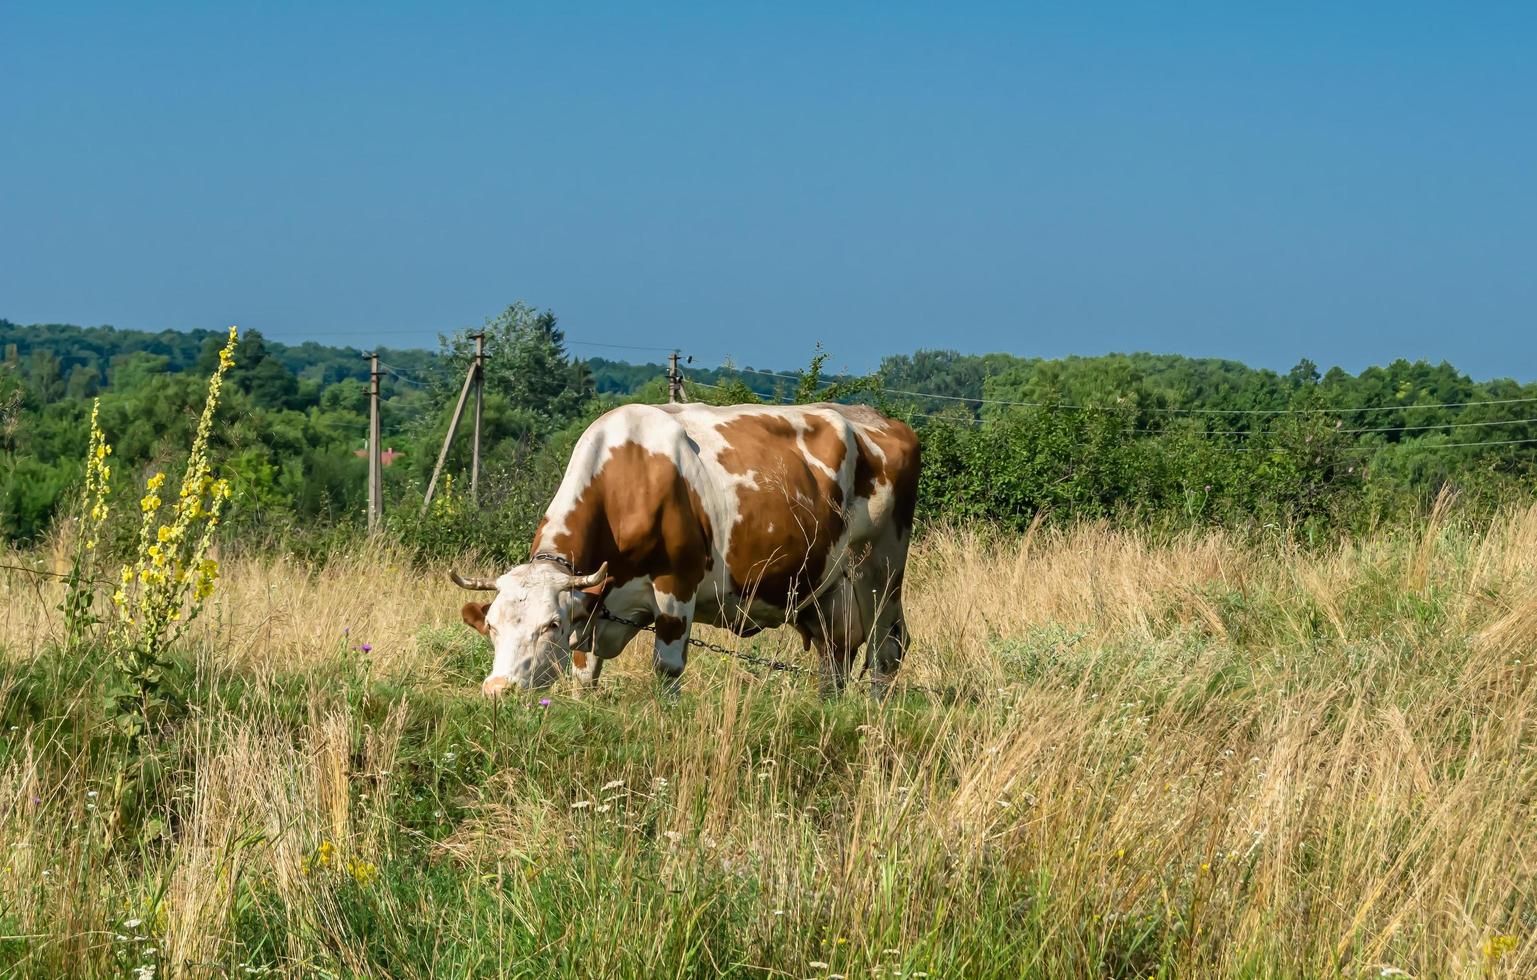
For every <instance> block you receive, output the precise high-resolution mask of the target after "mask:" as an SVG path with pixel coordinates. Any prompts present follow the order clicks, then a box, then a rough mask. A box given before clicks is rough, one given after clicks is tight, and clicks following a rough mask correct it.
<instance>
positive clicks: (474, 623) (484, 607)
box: [459, 602, 491, 635]
mask: <svg viewBox="0 0 1537 980" xmlns="http://www.w3.org/2000/svg"><path fill="white" fill-rule="evenodd" d="M490 609H491V603H489V602H466V603H465V604H464V608H463V609H461V610H459V615H461V616H463V617H464V622H465V624H466V625H468V626H470V627H472V628H473V629H477V630H480V632H481V634H482V635H485V634H486V613H487V612H489V611H490Z"/></svg>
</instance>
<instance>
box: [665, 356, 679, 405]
mask: <svg viewBox="0 0 1537 980" xmlns="http://www.w3.org/2000/svg"><path fill="white" fill-rule="evenodd" d="M667 401H668V404H677V403H678V402H681V401H683V375H682V373H681V372H679V371H678V352H677V351H673V352H672V353H671V354H668V355H667Z"/></svg>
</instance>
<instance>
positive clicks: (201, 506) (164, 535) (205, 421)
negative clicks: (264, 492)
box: [108, 327, 238, 736]
mask: <svg viewBox="0 0 1537 980" xmlns="http://www.w3.org/2000/svg"><path fill="white" fill-rule="evenodd" d="M237 336H238V334H237V332H236V329H235V328H234V327H230V328H229V340H228V342H227V343H225V345H224V348H223V349H222V350H220V351H219V366H218V367H217V368H215V369H214V373H213V375H212V376H211V377H210V378H209V379H208V398H207V400H206V401H205V402H204V403H203V414H202V417H201V418H199V419H198V425H197V434H196V435H195V436H194V437H193V440H192V448H191V450H190V451H189V452H188V454H187V468H186V471H185V472H184V473H183V475H182V479H181V488H180V490H179V492H178V493H177V495H176V498H175V499H174V500H172V501H166V500H164V499H163V498H162V497H161V491H162V489H163V488H164V487H165V482H166V478H165V474H164V473H156V474H154V475H153V476H151V477H150V478H149V479H148V480H147V481H146V482H145V485H144V496H143V497H142V498H141V499H140V500H139V510H140V514H141V517H140V522H139V539H138V547H137V549H136V551H135V555H134V560H133V561H132V562H131V563H129V564H127V565H124V566H123V570H122V574H121V576H120V580H121V581H120V584H119V586H118V589H117V591H116V592H115V593H113V595H112V604H113V606H114V608H115V609H116V610H117V623H116V626H115V627H114V629H113V631H112V639H113V647H114V659H113V665H114V667H115V669H116V683H114V684H113V685H112V688H111V690H110V691H109V693H108V699H109V701H110V702H111V705H112V707H113V708H114V709H115V710H114V712H113V713H114V716H115V720H116V721H117V723H118V725H119V727H120V728H121V729H122V730H123V731H124V732H125V733H126V734H129V735H130V736H137V735H139V734H142V732H143V730H144V727H145V725H146V724H147V722H148V720H149V718H150V716H151V715H152V714H153V713H154V712H155V711H156V710H157V709H159V708H160V707H162V706H164V705H165V704H166V703H167V702H168V701H169V700H170V697H171V691H170V689H169V686H168V684H167V682H166V677H165V668H166V659H165V652H166V650H167V648H169V647H170V645H171V644H173V643H175V642H176V640H177V639H179V638H180V637H181V636H182V634H183V633H185V632H186V630H187V627H188V626H189V625H190V624H191V622H192V621H193V620H194V619H196V618H197V615H198V613H199V612H201V611H202V608H203V604H204V603H205V602H206V601H207V600H208V597H209V596H210V595H212V594H213V591H214V587H215V584H216V583H217V582H218V580H219V563H218V562H217V561H215V560H214V559H212V558H210V557H209V556H208V551H209V546H210V545H211V544H212V543H213V535H214V530H215V528H217V527H218V526H219V517H220V515H221V514H222V513H223V510H224V505H225V504H226V503H227V502H228V501H229V499H230V485H229V481H228V480H224V479H215V478H214V476H213V467H212V464H211V463H210V461H209V458H208V436H209V433H210V432H211V431H212V430H213V419H214V412H215V410H216V409H217V408H218V405H219V394H220V391H221V390H222V389H223V387H224V376H225V375H226V374H227V373H229V369H230V368H231V367H233V366H234V364H235V343H236V338H237Z"/></svg>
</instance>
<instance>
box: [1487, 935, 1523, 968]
mask: <svg viewBox="0 0 1537 980" xmlns="http://www.w3.org/2000/svg"><path fill="white" fill-rule="evenodd" d="M1518 945H1520V943H1519V942H1518V941H1517V940H1516V937H1515V936H1512V935H1510V934H1508V933H1502V934H1500V935H1495V936H1490V937H1489V941H1488V942H1486V943H1484V959H1486V960H1488V961H1489V962H1490V963H1498V962H1499V961H1500V960H1501V959H1502V958H1503V957H1504V956H1505V955H1506V954H1508V953H1514V952H1515V951H1516V947H1517V946H1518Z"/></svg>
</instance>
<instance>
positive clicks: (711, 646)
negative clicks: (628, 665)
mask: <svg viewBox="0 0 1537 980" xmlns="http://www.w3.org/2000/svg"><path fill="white" fill-rule="evenodd" d="M598 615H599V616H601V617H602V618H604V619H606V620H608V621H609V622H612V623H622V624H624V625H625V626H630V627H633V628H635V629H638V630H646V631H647V632H651V633H655V632H656V627H655V626H649V625H647V624H646V623H642V622H638V621H636V620H633V619H625V618H624V617H623V616H620V615H618V614H616V613H611V612H609V611H608V607H607V606H601V605H600V606H599V607H598ZM684 642H686V643H687V644H688V645H689V646H695V647H703V648H704V649H706V650H709V651H711V652H712V653H718V654H720V655H721V656H724V657H730V658H732V659H733V660H740V661H742V662H744V663H749V664H755V665H757V666H759V667H766V668H768V669H769V670H782V671H785V672H786V673H790V674H804V673H805V672H806V668H805V667H802V666H801V665H800V664H792V663H789V662H787V661H784V660H775V659H773V658H771V657H760V656H758V655H757V654H754V653H745V652H743V651H741V650H733V649H731V648H730V647H726V646H721V645H720V644H719V643H710V642H708V641H706V640H696V639H694V638H693V637H692V636H691V637H688V639H687V640H685V641H684Z"/></svg>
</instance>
